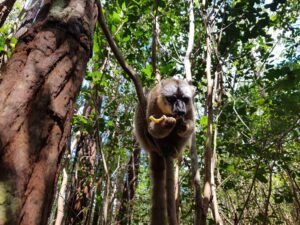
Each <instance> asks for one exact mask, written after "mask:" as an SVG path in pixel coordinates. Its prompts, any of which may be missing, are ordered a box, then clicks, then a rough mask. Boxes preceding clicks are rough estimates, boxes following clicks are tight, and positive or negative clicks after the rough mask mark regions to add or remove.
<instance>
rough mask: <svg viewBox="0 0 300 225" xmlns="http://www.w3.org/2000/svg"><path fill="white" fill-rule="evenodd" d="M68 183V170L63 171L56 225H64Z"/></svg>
mask: <svg viewBox="0 0 300 225" xmlns="http://www.w3.org/2000/svg"><path fill="white" fill-rule="evenodd" d="M67 183H68V174H67V172H66V169H64V170H63V178H62V184H61V188H60V191H59V195H58V201H57V216H56V220H55V225H61V224H63V219H64V216H65V199H66V192H67Z"/></svg>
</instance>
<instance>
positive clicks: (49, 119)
mask: <svg viewBox="0 0 300 225" xmlns="http://www.w3.org/2000/svg"><path fill="white" fill-rule="evenodd" d="M61 7H62V6H60V5H55V7H53V8H52V7H51V5H50V3H49V2H48V4H45V5H44V6H43V8H42V9H41V10H40V11H39V14H38V15H37V17H36V21H37V22H36V23H35V24H34V25H32V26H31V27H30V28H29V29H28V30H27V32H26V33H25V34H23V35H22V36H21V38H20V40H19V43H18V44H17V46H16V49H15V51H14V53H13V55H12V58H11V59H10V60H9V62H8V64H7V67H6V70H5V71H4V73H3V76H2V81H1V83H0V117H1V121H0V196H2V198H4V201H1V203H0V212H1V214H0V221H1V222H0V224H1V225H3V224H5V225H7V224H14V225H15V224H24V225H25V224H26V225H27V224H32V225H35V224H43V225H44V224H47V218H48V215H49V213H50V209H51V203H52V199H53V190H54V184H55V181H56V178H57V170H58V166H59V163H60V159H61V156H62V154H63V152H64V148H65V144H66V141H67V137H68V135H69V133H70V120H71V118H72V115H73V107H74V102H75V99H76V96H77V94H78V92H79V89H80V86H81V82H82V79H83V76H84V72H85V69H86V63H87V61H88V59H89V57H90V55H91V43H92V33H93V29H94V26H95V16H96V11H95V9H96V7H95V4H94V1H91V0H86V1H82V0H71V1H69V2H68V3H67V4H66V6H65V7H64V8H61ZM67 12H68V13H67ZM66 15H67V16H66Z"/></svg>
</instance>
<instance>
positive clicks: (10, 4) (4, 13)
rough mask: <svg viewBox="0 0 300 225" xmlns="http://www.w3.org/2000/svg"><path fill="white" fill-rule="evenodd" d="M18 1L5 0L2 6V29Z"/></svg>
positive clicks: (0, 14)
mask: <svg viewBox="0 0 300 225" xmlns="http://www.w3.org/2000/svg"><path fill="white" fill-rule="evenodd" d="M15 2H16V0H5V1H3V2H1V4H0V27H2V26H3V24H4V22H5V20H6V18H7V16H8V14H9V13H10V11H11V10H12V8H13V6H14V4H15Z"/></svg>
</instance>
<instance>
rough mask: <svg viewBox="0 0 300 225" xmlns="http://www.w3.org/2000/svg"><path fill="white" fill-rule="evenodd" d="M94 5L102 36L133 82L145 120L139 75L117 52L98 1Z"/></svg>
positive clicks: (144, 104)
mask: <svg viewBox="0 0 300 225" xmlns="http://www.w3.org/2000/svg"><path fill="white" fill-rule="evenodd" d="M96 3H97V6H98V22H99V24H100V26H101V29H102V31H103V33H104V36H105V37H106V40H107V42H108V44H109V46H110V48H111V50H112V52H113V53H114V55H115V57H116V59H117V60H118V62H119V64H120V66H121V67H122V68H123V70H124V71H125V72H126V73H127V75H128V76H129V78H130V79H131V80H132V81H133V83H134V86H135V90H136V93H137V97H138V100H139V103H140V106H141V109H142V110H143V113H144V115H145V118H146V114H145V112H144V109H145V108H146V98H145V95H144V93H143V85H142V82H141V79H140V77H139V75H138V74H137V72H136V71H135V70H134V69H133V68H132V67H131V66H130V65H128V64H127V63H126V61H125V59H124V57H123V55H122V53H121V51H120V50H119V48H118V46H117V45H116V43H115V41H114V40H113V37H112V35H111V33H110V31H109V29H108V27H107V25H106V22H105V18H104V15H103V11H102V6H101V3H100V0H98V1H96Z"/></svg>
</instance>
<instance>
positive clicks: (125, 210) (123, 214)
mask: <svg viewBox="0 0 300 225" xmlns="http://www.w3.org/2000/svg"><path fill="white" fill-rule="evenodd" d="M140 153H141V149H140V148H139V146H138V144H137V143H135V148H134V151H133V153H132V154H131V156H130V159H129V162H128V164H127V171H126V174H127V177H126V179H125V181H124V186H123V194H122V200H121V203H120V208H119V212H118V218H117V220H118V221H117V222H116V224H119V225H126V224H131V217H130V214H131V212H130V211H131V210H130V209H131V207H130V203H131V200H132V199H133V197H134V194H135V189H136V186H137V178H138V172H139V165H140V163H139V160H140Z"/></svg>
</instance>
